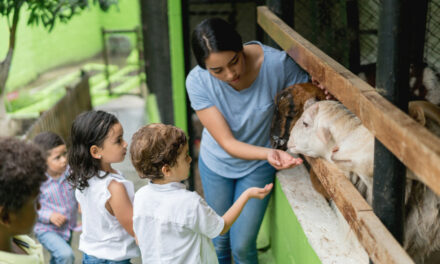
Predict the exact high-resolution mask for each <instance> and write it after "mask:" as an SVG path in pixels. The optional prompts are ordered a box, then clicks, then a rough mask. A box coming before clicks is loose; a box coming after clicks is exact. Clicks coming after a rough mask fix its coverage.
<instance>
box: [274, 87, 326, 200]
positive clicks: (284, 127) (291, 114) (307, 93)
mask: <svg viewBox="0 0 440 264" xmlns="http://www.w3.org/2000/svg"><path fill="white" fill-rule="evenodd" d="M310 98H315V99H317V100H325V94H324V92H323V91H322V90H321V89H319V88H318V87H316V86H315V85H313V84H311V83H300V84H295V85H292V86H289V87H287V88H286V89H284V90H282V91H281V92H279V93H278V94H277V96H276V97H275V105H276V110H275V114H274V118H273V119H272V126H271V133H270V139H271V143H272V147H273V148H277V149H282V150H286V149H287V141H288V140H289V136H290V131H291V130H292V128H293V126H294V125H295V123H296V121H297V120H298V119H299V118H300V117H301V115H302V113H303V111H304V103H305V102H306V101H307V100H308V99H310ZM310 181H311V182H312V185H313V188H314V189H315V190H316V191H317V192H319V193H320V194H322V195H323V196H324V197H325V198H326V199H327V200H329V199H330V196H329V195H328V193H327V191H326V190H325V188H324V187H323V186H322V184H321V182H320V181H319V179H318V178H317V176H316V174H315V172H314V171H313V169H310Z"/></svg>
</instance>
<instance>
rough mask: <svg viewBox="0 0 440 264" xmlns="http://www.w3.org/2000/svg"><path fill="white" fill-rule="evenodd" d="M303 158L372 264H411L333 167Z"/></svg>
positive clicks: (393, 239)
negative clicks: (311, 168)
mask: <svg viewBox="0 0 440 264" xmlns="http://www.w3.org/2000/svg"><path fill="white" fill-rule="evenodd" d="M305 158H306V160H307V162H309V164H310V165H311V166H312V167H313V170H314V171H315V173H316V175H317V176H318V178H319V180H320V181H321V183H322V185H324V187H325V189H326V190H327V192H328V193H329V195H330V196H331V197H332V199H333V201H334V202H335V204H336V205H337V206H338V208H339V211H340V212H341V213H342V215H343V216H344V218H345V219H346V220H347V222H348V224H349V225H350V226H351V229H352V230H353V231H354V232H355V234H356V236H357V238H358V239H359V242H360V243H361V244H362V246H363V247H364V248H365V251H367V253H368V255H369V256H370V258H371V260H373V262H374V263H396V264H402V263H414V262H413V261H412V259H411V258H410V257H409V255H408V254H407V253H406V252H405V250H403V248H402V247H401V246H400V244H399V242H397V240H396V239H395V238H394V237H393V235H392V234H391V233H390V232H389V231H388V230H387V228H386V227H385V226H384V225H383V224H382V222H381V221H380V220H379V218H377V216H376V215H375V214H374V212H373V209H372V208H371V206H370V205H368V204H367V202H366V201H365V200H364V198H363V197H362V196H361V195H360V194H359V192H358V191H357V190H356V188H355V187H354V186H353V184H351V182H350V181H349V180H348V179H347V178H346V177H345V176H344V174H343V173H342V172H341V171H340V170H339V169H338V168H337V167H336V166H335V165H334V164H331V163H329V162H327V161H325V160H323V159H315V158H310V157H305Z"/></svg>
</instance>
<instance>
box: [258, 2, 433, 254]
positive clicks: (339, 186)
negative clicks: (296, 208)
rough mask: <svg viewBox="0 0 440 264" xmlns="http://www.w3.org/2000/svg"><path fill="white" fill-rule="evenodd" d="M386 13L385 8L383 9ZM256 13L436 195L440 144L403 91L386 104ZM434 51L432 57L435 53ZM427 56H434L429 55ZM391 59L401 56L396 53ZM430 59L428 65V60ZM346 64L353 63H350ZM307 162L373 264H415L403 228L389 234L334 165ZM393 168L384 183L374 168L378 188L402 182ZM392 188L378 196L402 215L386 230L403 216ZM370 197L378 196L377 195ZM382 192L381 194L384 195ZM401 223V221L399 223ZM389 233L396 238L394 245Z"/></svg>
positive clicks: (275, 21)
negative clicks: (410, 110)
mask: <svg viewBox="0 0 440 264" xmlns="http://www.w3.org/2000/svg"><path fill="white" fill-rule="evenodd" d="M347 2H353V1H347ZM424 3H427V2H424ZM384 8H385V9H386V8H387V7H384ZM391 8H392V7H391ZM422 13H423V12H422ZM257 14H258V16H257V19H258V24H259V25H260V26H261V27H262V28H263V30H264V31H265V32H266V33H267V34H268V35H269V36H270V37H271V38H272V39H273V40H274V41H275V42H276V43H277V44H278V45H279V46H280V47H281V48H282V49H283V50H285V51H286V52H287V53H288V54H289V55H290V56H291V57H292V58H293V59H294V60H295V61H296V62H297V63H298V64H299V65H300V66H301V67H302V68H303V69H305V70H306V71H307V72H308V73H309V74H310V75H311V76H313V77H315V78H316V79H317V80H318V81H319V82H320V83H321V84H323V85H324V86H325V87H326V88H327V89H328V90H329V91H330V92H331V93H332V94H333V95H334V96H335V97H336V98H337V99H338V100H339V101H340V102H341V103H342V104H344V105H345V106H346V107H347V108H348V109H349V110H350V111H351V112H353V113H354V114H355V115H356V116H358V117H359V119H360V120H361V121H362V123H363V125H364V126H365V127H367V128H368V129H369V130H370V132H371V133H373V134H374V136H375V138H376V141H377V144H376V146H377V145H379V144H382V145H383V146H384V147H385V148H386V149H387V150H388V151H390V152H391V153H392V154H393V158H394V157H395V158H397V159H398V161H400V162H402V163H403V164H404V165H405V166H406V167H408V168H409V169H411V170H412V171H413V172H414V173H415V174H417V175H418V176H419V178H420V180H421V181H423V182H424V183H425V184H426V185H427V186H429V188H431V189H432V190H433V191H434V192H435V193H436V194H437V195H439V194H440V183H439V182H440V181H439V178H440V139H439V138H437V137H436V136H434V135H433V134H432V133H430V132H429V131H428V130H427V129H426V128H424V127H423V126H421V125H420V124H418V123H416V122H415V121H414V120H413V119H411V118H410V117H409V116H408V115H407V114H406V113H405V112H404V111H406V109H407V104H408V97H409V96H408V94H405V91H404V92H403V94H401V93H402V91H396V90H397V87H396V86H394V87H392V89H395V90H392V91H388V92H389V93H390V94H392V95H394V94H397V96H396V97H387V99H388V100H389V101H388V100H386V99H385V98H384V97H383V96H381V95H380V94H379V93H378V92H377V91H376V89H374V88H373V87H372V86H370V85H369V84H367V83H366V82H365V81H363V80H362V79H360V78H359V77H358V76H357V75H355V74H353V73H352V72H351V71H349V70H348V69H347V68H345V67H344V66H342V65H341V64H339V63H338V62H336V61H335V60H333V59H332V58H330V57H329V56H328V55H326V54H325V53H324V52H322V51H321V50H320V49H318V48H317V47H315V46H314V45H313V44H311V43H310V42H308V41H307V40H305V39H304V38H303V37H302V36H301V35H299V34H298V33H297V32H296V31H294V30H293V29H292V28H290V27H289V26H288V25H287V24H286V23H285V22H283V21H282V20H281V19H279V18H278V17H277V16H276V15H274V14H273V13H272V12H271V11H270V10H269V9H268V8H267V7H264V6H261V7H258V12H257ZM425 16H426V13H425ZM391 17H392V16H391ZM393 26H395V25H392V24H389V25H385V28H386V27H388V28H392V27H393ZM390 30H391V29H390ZM379 38H380V37H379ZM378 41H379V54H380V52H381V51H380V50H381V49H385V50H386V48H387V47H386V46H387V43H385V44H383V40H382V42H381V39H379V40H378ZM393 41H394V42H393ZM389 42H390V43H388V44H391V45H394V47H395V48H396V50H397V51H398V52H399V51H400V50H399V44H398V43H399V42H398V40H396V39H394V40H391V41H389ZM381 43H382V44H381ZM380 45H385V47H380ZM416 46H417V45H413V47H416ZM433 50H434V52H436V51H435V49H433ZM431 52H433V51H432V50H431ZM354 53H355V54H356V51H354ZM416 54H418V55H419V56H418V57H414V58H408V59H411V60H412V62H413V63H420V62H421V61H423V54H424V53H423V47H422V48H421V52H420V45H419V52H418V53H416ZM425 54H426V52H425ZM382 55H384V54H382ZM391 55H392V56H399V55H398V53H395V54H391ZM357 57H358V61H355V60H347V65H352V66H353V63H354V65H357V66H353V68H354V69H359V66H360V58H361V57H360V55H359V50H358V51H357ZM428 57H430V58H429V59H430V60H432V56H428ZM380 59H381V58H379V60H380ZM348 61H351V62H350V63H348ZM364 61H368V58H365V59H364ZM383 63H384V65H385V66H384V68H382V69H385V70H387V72H388V73H389V74H392V75H393V77H396V76H395V75H394V71H395V70H396V69H398V67H400V66H399V65H397V66H396V65H393V64H390V63H388V65H387V62H383ZM433 63H438V61H433ZM408 66H409V63H408ZM434 66H436V65H434ZM350 68H351V67H350ZM379 70H380V69H379ZM379 74H380V72H379ZM405 74H406V79H405V77H403V80H400V81H399V82H398V84H400V85H402V87H408V74H407V72H406V73H405V72H404V73H403V74H402V73H401V75H400V76H403V75H405ZM397 77H399V76H397ZM380 78H382V80H384V79H385V78H386V77H383V76H382V77H381V76H378V80H379V81H378V85H381V84H383V83H380V81H381V79H380ZM405 83H406V86H405ZM401 90H404V89H401ZM406 90H409V89H406ZM396 98H397V99H396ZM402 98H403V103H402ZM399 100H400V101H399ZM405 100H406V101H405ZM390 101H392V102H394V103H395V104H396V105H399V106H400V108H401V109H403V111H402V110H401V109H399V108H398V107H396V106H395V105H393V104H392V103H391V102H390ZM405 104H406V106H405ZM387 150H386V151H387ZM381 155H383V156H386V155H388V154H386V152H385V154H381ZM376 157H377V156H376ZM395 158H394V159H395ZM384 159H385V160H386V161H391V163H395V162H393V161H392V158H389V157H385V158H384ZM306 160H307V162H308V163H309V164H310V165H311V166H312V167H313V170H314V171H315V173H316V174H317V176H318V178H319V180H320V181H321V183H322V184H323V185H324V187H325V189H326V190H327V192H328V193H329V194H330V196H331V198H332V199H333V201H334V202H335V204H336V205H337V207H338V208H339V210H340V212H341V213H342V215H343V216H344V218H345V219H346V220H347V222H348V224H349V225H350V227H351V229H352V230H353V232H354V233H355V234H356V236H357V238H358V240H359V242H360V243H361V244H362V246H363V248H364V249H365V251H366V252H367V253H368V256H369V258H370V259H371V260H372V261H373V262H374V263H413V261H412V259H411V258H410V257H409V255H408V254H407V253H406V252H405V250H404V249H403V248H402V247H401V246H400V244H399V242H398V241H397V240H401V232H402V231H399V229H401V228H402V225H401V224H400V226H399V224H397V227H395V226H393V225H391V229H390V231H391V232H390V231H389V230H388V229H387V228H386V227H385V225H384V224H383V223H382V222H381V221H380V220H379V217H381V216H379V217H378V216H376V214H375V212H374V211H373V208H372V207H371V206H370V205H369V204H368V203H367V202H366V201H365V200H364V198H363V197H362V196H361V195H360V194H359V192H358V191H357V190H356V189H355V188H354V186H353V185H352V183H351V182H350V181H349V180H348V179H347V178H346V177H345V176H344V174H343V173H342V172H341V171H339V169H338V168H337V167H336V166H335V165H333V164H331V163H329V162H326V161H324V160H322V159H315V158H308V157H306ZM397 163H399V162H397ZM385 165H386V164H385ZM380 166H381V165H376V164H375V167H380ZM393 167H394V168H393V169H386V170H387V172H386V173H385V172H384V171H382V173H381V174H382V175H384V177H383V179H380V178H379V177H378V175H377V174H379V172H380V171H377V169H376V168H375V182H377V183H379V182H380V183H381V185H383V186H386V187H390V186H391V185H394V184H395V182H398V181H399V179H402V178H399V177H401V175H402V173H401V170H400V168H401V167H402V165H399V164H397V165H393ZM399 170H400V176H399ZM396 175H397V176H396ZM379 176H380V175H379ZM385 176H386V177H385ZM403 177H404V176H403ZM388 179H391V180H394V182H386V181H387V180H388ZM403 179H404V178H403ZM403 182H404V181H403ZM377 185H378V184H376V183H375V185H374V187H375V188H378V187H380V186H377ZM396 189H398V190H396V192H395V194H394V195H391V196H388V194H383V193H382V194H379V196H382V197H391V198H390V199H391V200H392V201H396V203H397V204H399V203H400V207H399V208H397V209H396V208H395V206H394V204H389V206H391V207H392V208H391V209H389V208H388V209H387V210H395V211H400V215H399V212H397V213H396V214H397V216H391V217H390V216H388V215H385V221H383V222H384V223H386V225H388V224H389V222H388V220H389V218H394V219H392V221H395V218H399V217H400V218H402V213H401V212H402V211H403V210H402V204H403V203H402V200H403V198H402V199H400V198H399V197H395V196H396V195H397V196H402V197H403V195H402V189H403V190H404V186H403V188H402V186H400V187H397V188H396ZM374 192H377V190H376V191H374ZM382 192H385V191H384V190H382ZM379 196H377V197H379ZM379 199H380V198H377V200H376V196H375V200H376V202H373V205H375V204H376V206H374V207H377V203H384V204H387V203H389V201H386V200H379ZM379 207H380V206H379ZM382 210H383V208H382ZM379 211H380V210H379ZM382 213H383V212H379V214H382ZM382 216H383V215H382ZM381 218H382V217H381ZM392 221H390V222H392ZM401 221H402V220H400V222H401ZM391 233H393V234H394V235H395V236H396V237H397V240H396V239H395V238H394V237H393V235H392V234H391Z"/></svg>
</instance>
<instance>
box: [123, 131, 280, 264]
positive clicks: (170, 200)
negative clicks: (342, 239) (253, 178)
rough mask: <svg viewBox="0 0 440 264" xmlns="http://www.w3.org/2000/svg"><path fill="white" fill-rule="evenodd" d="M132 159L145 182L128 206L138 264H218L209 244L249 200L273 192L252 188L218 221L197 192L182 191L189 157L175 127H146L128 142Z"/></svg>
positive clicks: (185, 142) (185, 143)
mask: <svg viewBox="0 0 440 264" xmlns="http://www.w3.org/2000/svg"><path fill="white" fill-rule="evenodd" d="M130 154H131V159H132V163H133V165H134V167H135V168H136V171H137V172H138V174H139V177H140V178H148V179H150V181H151V182H150V183H149V184H148V185H146V186H144V187H142V188H141V189H139V190H138V191H137V192H136V194H135V198H134V202H133V228H134V232H135V234H136V237H137V239H138V244H139V248H140V249H141V255H142V262H143V263H173V264H174V263H182V264H183V263H218V261H217V256H216V253H215V250H214V246H213V244H212V241H211V239H212V238H214V237H216V236H218V235H220V234H225V233H226V232H228V230H229V228H230V227H231V225H232V224H233V223H234V222H235V220H236V219H237V218H238V216H239V215H240V213H241V211H242V209H243V207H244V206H245V205H246V203H247V202H248V201H249V200H250V199H251V198H258V199H263V198H264V197H265V196H266V195H268V194H269V192H270V191H271V189H272V186H273V185H272V183H271V184H267V185H266V186H265V187H264V188H257V187H251V188H249V189H247V190H245V191H244V192H243V193H241V195H240V196H239V197H238V198H237V200H236V202H235V203H234V204H233V205H232V206H231V208H229V210H228V211H227V212H226V213H225V214H224V215H223V216H219V215H218V214H217V213H215V211H214V210H213V209H211V207H209V206H208V205H207V204H206V202H205V201H204V200H203V198H201V197H200V196H199V195H198V194H197V193H196V192H190V191H188V190H186V188H185V185H184V184H183V183H181V181H183V180H185V179H187V178H188V173H189V167H190V163H191V157H190V156H189V155H188V142H187V138H186V136H185V133H184V132H183V131H182V130H181V129H179V128H177V127H174V126H171V125H164V124H150V125H147V126H144V127H142V128H140V129H139V130H138V131H137V132H136V133H135V134H134V135H133V138H132V144H131V147H130Z"/></svg>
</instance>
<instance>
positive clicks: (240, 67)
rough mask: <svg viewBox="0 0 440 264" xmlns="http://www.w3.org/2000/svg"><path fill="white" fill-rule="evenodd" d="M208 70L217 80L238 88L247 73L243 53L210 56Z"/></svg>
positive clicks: (207, 60) (225, 52)
mask: <svg viewBox="0 0 440 264" xmlns="http://www.w3.org/2000/svg"><path fill="white" fill-rule="evenodd" d="M205 65H206V69H207V70H208V71H209V72H210V73H211V75H212V76H214V77H215V78H217V79H219V80H221V81H224V82H227V83H228V84H229V85H231V86H232V87H236V86H237V85H238V84H239V83H240V81H241V80H242V78H243V76H244V73H245V62H244V56H243V51H238V52H235V51H220V52H213V53H211V54H209V56H208V58H206V60H205Z"/></svg>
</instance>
